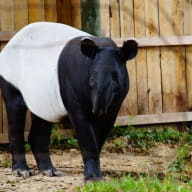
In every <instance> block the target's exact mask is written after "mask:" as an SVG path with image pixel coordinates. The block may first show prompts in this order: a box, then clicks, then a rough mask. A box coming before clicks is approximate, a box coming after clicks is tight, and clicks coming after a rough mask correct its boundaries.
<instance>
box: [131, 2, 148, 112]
mask: <svg viewBox="0 0 192 192" xmlns="http://www.w3.org/2000/svg"><path fill="white" fill-rule="evenodd" d="M134 19H135V36H136V37H145V35H146V33H145V26H146V23H145V3H144V2H142V3H141V1H140V0H134ZM146 61H147V58H146V48H141V49H139V52H138V54H137V57H136V68H137V94H138V96H137V100H138V101H137V102H138V114H147V113H148V111H149V109H148V108H149V106H148V85H147V62H146Z"/></svg>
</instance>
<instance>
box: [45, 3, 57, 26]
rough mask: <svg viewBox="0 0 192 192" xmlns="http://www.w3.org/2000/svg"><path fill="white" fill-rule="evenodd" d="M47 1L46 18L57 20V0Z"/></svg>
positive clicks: (47, 19)
mask: <svg viewBox="0 0 192 192" xmlns="http://www.w3.org/2000/svg"><path fill="white" fill-rule="evenodd" d="M44 3H45V6H44V8H45V20H46V21H52V22H56V21H57V0H44Z"/></svg>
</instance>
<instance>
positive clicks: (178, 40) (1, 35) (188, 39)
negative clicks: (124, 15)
mask: <svg viewBox="0 0 192 192" xmlns="http://www.w3.org/2000/svg"><path fill="white" fill-rule="evenodd" d="M15 34H16V32H15V31H2V32H0V41H9V40H10V39H11V37H12V36H13V35H15ZM128 39H134V40H136V41H137V42H138V44H139V47H161V46H182V45H192V36H191V35H189V36H167V37H141V38H135V37H127V38H113V40H114V41H115V42H116V43H117V45H119V46H121V45H122V44H123V42H124V41H126V40H128Z"/></svg>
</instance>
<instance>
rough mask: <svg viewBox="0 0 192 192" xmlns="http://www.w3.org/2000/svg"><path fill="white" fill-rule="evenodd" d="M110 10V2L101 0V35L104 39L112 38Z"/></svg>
mask: <svg viewBox="0 0 192 192" xmlns="http://www.w3.org/2000/svg"><path fill="white" fill-rule="evenodd" d="M109 9H110V3H109V0H100V17H101V35H102V36H104V37H109V36H110V24H109V23H110V21H109V18H110V14H109Z"/></svg>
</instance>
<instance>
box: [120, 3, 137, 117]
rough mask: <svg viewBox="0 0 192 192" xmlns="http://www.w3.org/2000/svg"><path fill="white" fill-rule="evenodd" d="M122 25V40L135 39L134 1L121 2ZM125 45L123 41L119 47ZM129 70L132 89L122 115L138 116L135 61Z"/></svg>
mask: <svg viewBox="0 0 192 192" xmlns="http://www.w3.org/2000/svg"><path fill="white" fill-rule="evenodd" d="M120 20H121V22H120V24H121V38H125V41H127V38H126V37H134V13H133V0H120ZM122 45H123V41H122V42H121V44H119V46H122ZM127 70H128V73H129V81H130V88H129V92H128V95H127V97H126V98H125V100H124V102H123V104H122V106H121V110H120V114H122V115H126V114H132V115H135V114H137V100H136V98H137V75H136V64H135V59H133V60H130V61H128V62H127Z"/></svg>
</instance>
